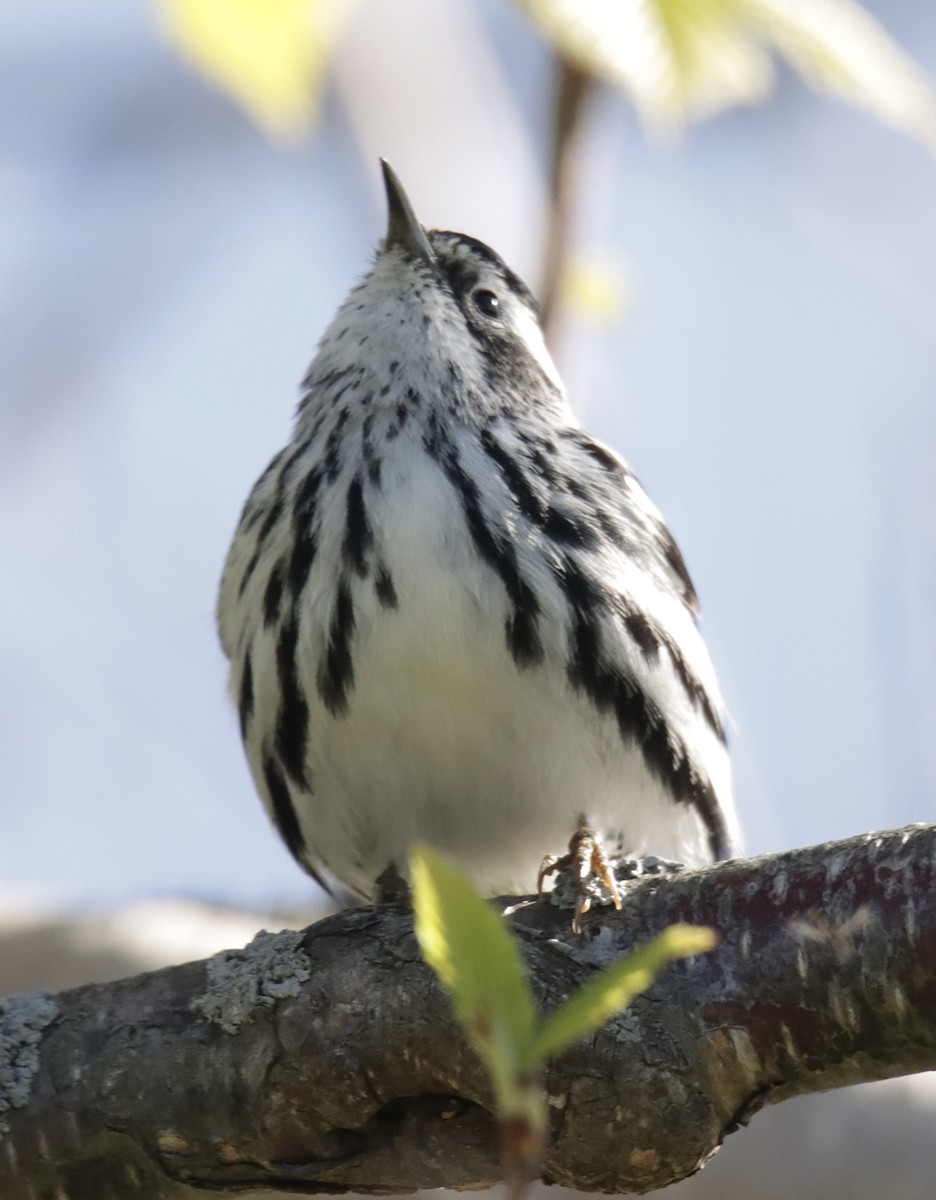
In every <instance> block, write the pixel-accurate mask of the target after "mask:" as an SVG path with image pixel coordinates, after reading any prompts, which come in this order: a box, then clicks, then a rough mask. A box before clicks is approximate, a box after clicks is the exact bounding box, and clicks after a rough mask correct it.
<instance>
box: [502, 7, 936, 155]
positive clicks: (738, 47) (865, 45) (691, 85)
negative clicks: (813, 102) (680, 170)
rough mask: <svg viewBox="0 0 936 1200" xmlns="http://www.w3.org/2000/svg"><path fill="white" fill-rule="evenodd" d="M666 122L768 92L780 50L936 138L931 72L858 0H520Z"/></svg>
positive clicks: (824, 80)
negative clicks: (928, 76) (774, 56)
mask: <svg viewBox="0 0 936 1200" xmlns="http://www.w3.org/2000/svg"><path fill="white" fill-rule="evenodd" d="M516 3H517V4H518V5H519V6H520V7H521V8H522V9H524V10H525V11H526V12H527V13H528V15H529V16H530V17H531V19H532V20H533V21H534V23H535V24H537V25H539V27H540V28H541V29H542V30H543V32H544V33H545V34H546V35H547V37H549V38H550V39H551V40H552V41H554V42H555V43H556V45H557V46H558V47H559V49H560V50H561V52H562V53H563V54H564V55H565V56H566V57H567V58H569V59H571V60H572V61H573V62H577V63H579V64H580V65H581V66H582V67H584V69H585V70H587V71H589V72H590V73H591V74H592V75H595V76H597V77H598V78H603V79H606V80H608V81H609V82H610V83H612V84H614V85H616V86H617V87H620V88H622V89H623V90H624V91H625V92H627V94H628V95H629V96H630V98H631V100H632V101H633V103H634V104H635V105H636V107H637V109H638V110H639V112H640V113H641V115H642V117H643V118H644V120H645V122H646V124H647V125H648V126H650V127H652V128H655V129H664V130H667V129H678V128H680V127H682V126H684V125H685V124H687V123H688V122H690V121H693V120H699V119H701V118H703V117H706V116H710V115H712V114H713V113H716V112H719V111H721V110H723V109H725V108H728V107H730V106H732V105H736V104H750V103H752V102H754V101H757V100H761V99H763V98H764V97H765V96H767V95H768V94H769V92H770V90H771V88H772V87H773V84H774V78H775V72H774V67H773V63H772V61H771V56H770V55H771V51H773V52H776V53H779V54H780V55H781V56H782V57H784V58H785V59H786V60H787V61H788V62H789V63H790V65H791V66H792V67H793V68H794V69H795V70H797V71H799V72H800V74H801V75H802V76H803V78H804V79H805V80H806V81H807V82H808V83H810V84H812V85H814V86H817V87H820V88H822V89H824V90H827V91H831V92H834V93H835V94H836V95H838V96H840V97H841V98H842V99H844V100H848V101H850V102H851V103H853V104H857V105H860V106H861V107H863V108H865V109H867V110H868V111H869V112H871V113H873V114H874V115H875V116H877V117H878V118H879V119H880V120H883V121H887V122H888V123H889V124H891V125H894V126H896V127H897V128H899V129H902V130H903V131H904V132H906V133H909V134H912V135H913V136H915V137H918V138H920V139H921V140H923V141H924V142H926V143H928V144H929V145H930V146H931V147H936V95H934V92H933V89H932V86H931V84H930V83H929V81H928V80H927V79H926V77H925V76H924V75H923V73H922V72H921V71H920V69H919V68H918V67H917V66H916V65H915V64H914V63H913V61H912V60H911V59H910V57H909V56H908V55H907V54H905V53H904V52H903V51H902V50H901V49H900V48H899V47H898V46H897V45H896V43H895V42H894V41H893V40H892V39H891V38H889V37H888V36H887V34H886V33H885V31H884V30H883V29H882V27H881V26H880V25H878V23H877V22H876V21H875V20H874V18H873V17H871V16H870V15H869V14H868V13H867V12H866V11H865V10H864V9H863V8H862V7H861V5H860V4H858V3H856V2H855V0H629V2H628V3H626V4H625V3H620V2H609V0H516Z"/></svg>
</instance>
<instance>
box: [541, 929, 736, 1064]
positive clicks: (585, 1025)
mask: <svg viewBox="0 0 936 1200" xmlns="http://www.w3.org/2000/svg"><path fill="white" fill-rule="evenodd" d="M717 944H718V934H717V933H716V932H715V930H714V929H708V928H705V927H703V926H697V925H671V926H670V927H669V929H665V930H664V931H663V932H662V933H661V934H660V935H659V937H656V938H654V939H653V941H652V942H648V943H647V945H646V946H641V947H640V948H639V949H637V950H634V951H632V952H631V953H630V954H628V955H627V956H626V957H625V958H622V959H621V960H620V962H617V963H615V964H614V965H613V966H611V967H608V968H607V969H606V970H604V971H602V972H601V974H600V975H597V976H596V977H595V978H594V979H593V980H592V981H591V982H590V983H587V984H586V985H585V986H584V987H583V988H580V989H579V990H578V991H577V992H575V993H574V994H573V995H572V996H571V997H570V998H569V999H568V1000H567V1001H566V1002H565V1004H563V1005H561V1007H560V1008H558V1009H557V1010H556V1011H555V1012H554V1013H553V1014H552V1016H551V1017H549V1018H548V1019H547V1020H546V1021H545V1022H543V1024H542V1025H541V1026H540V1028H539V1030H538V1032H537V1035H536V1038H535V1041H534V1044H533V1055H534V1058H535V1060H536V1061H539V1062H543V1061H544V1060H545V1059H546V1058H548V1057H549V1056H550V1055H551V1054H556V1053H558V1051H560V1050H562V1049H563V1048H564V1047H566V1046H568V1045H569V1044H570V1043H571V1042H575V1041H578V1040H579V1039H580V1038H583V1037H585V1036H586V1035H587V1034H589V1033H592V1032H593V1031H594V1030H595V1029H598V1028H600V1027H601V1026H602V1025H604V1023H605V1022H606V1021H608V1020H609V1019H610V1018H611V1017H613V1016H614V1015H615V1013H617V1012H619V1011H620V1010H621V1009H622V1008H625V1007H626V1006H627V1005H628V1004H630V1002H631V1001H632V1000H633V999H634V997H635V996H637V995H639V994H640V993H641V992H644V991H646V990H647V988H648V987H649V986H650V985H651V983H653V981H654V979H656V977H657V975H658V974H659V973H660V971H661V970H662V969H663V968H664V967H665V966H666V965H667V964H668V963H670V962H672V961H673V959H676V958H685V957H686V956H687V955H690V954H699V953H701V952H702V951H704V950H711V949H713V948H714V947H715V946H716V945H717Z"/></svg>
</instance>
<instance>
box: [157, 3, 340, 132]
mask: <svg viewBox="0 0 936 1200" xmlns="http://www.w3.org/2000/svg"><path fill="white" fill-rule="evenodd" d="M158 4H159V7H160V9H161V15H162V21H163V26H164V28H165V31H166V34H167V36H168V38H169V40H170V41H172V42H174V43H175V45H176V46H177V47H178V49H179V50H180V51H181V53H182V54H183V55H184V56H185V57H186V58H187V59H188V60H189V61H190V62H191V63H192V64H193V65H194V66H195V67H197V68H198V70H199V71H200V72H201V73H202V74H203V75H205V76H206V77H207V78H208V79H210V80H211V81H212V82H213V83H214V84H216V85H217V86H218V87H220V88H222V89H223V90H224V91H226V92H227V93H228V94H229V95H231V96H232V97H233V98H234V99H235V100H237V101H238V103H239V104H241V105H242V107H244V108H245V109H247V111H248V112H249V113H250V115H251V116H252V117H253V119H254V120H255V121H256V122H257V124H259V125H260V126H261V127H262V128H264V129H265V130H266V131H267V132H268V133H272V134H274V135H277V136H283V135H293V134H296V133H299V132H301V131H302V130H303V129H304V128H305V127H306V126H307V125H308V124H309V122H310V120H311V119H312V117H313V116H314V115H315V112H316V109H317V105H318V97H319V95H320V94H321V91H322V88H323V85H324V80H325V68H326V67H327V65H328V62H329V60H330V58H331V54H332V50H333V48H334V44H335V41H336V38H337V35H338V33H339V31H340V29H341V26H342V24H343V20H344V15H345V12H346V11H347V9H348V4H347V3H346V0H158Z"/></svg>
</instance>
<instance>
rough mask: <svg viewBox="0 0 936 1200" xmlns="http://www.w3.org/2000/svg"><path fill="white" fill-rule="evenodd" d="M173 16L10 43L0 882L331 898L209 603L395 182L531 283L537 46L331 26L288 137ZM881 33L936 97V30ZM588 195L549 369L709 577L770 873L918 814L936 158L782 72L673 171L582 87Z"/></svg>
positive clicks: (260, 900) (457, 2)
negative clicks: (391, 173) (184, 45)
mask: <svg viewBox="0 0 936 1200" xmlns="http://www.w3.org/2000/svg"><path fill="white" fill-rule="evenodd" d="M177 7H178V5H172V4H166V5H163V6H161V7H160V6H157V5H155V4H150V3H145V2H143V0H140V2H138V3H126V0H87V2H86V3H84V4H82V5H80V6H76V5H73V4H71V3H69V2H66V0H44V2H43V3H42V4H36V5H25V6H13V5H8V6H4V8H3V11H2V13H0V23H2V37H0V879H2V886H3V888H4V894H7V893H9V894H10V895H12V894H14V893H16V894H18V895H19V896H20V897H22V896H24V895H25V894H26V893H27V892H28V893H30V894H31V895H32V896H33V897H34V898H36V899H45V900H48V901H50V902H53V901H54V902H56V903H59V904H63V903H64V904H70V905H75V904H84V905H87V904H89V903H95V902H101V901H104V902H113V901H117V900H121V901H123V900H126V899H129V898H133V897H139V896H140V895H154V894H170V895H185V896H190V897H199V898H203V899H216V900H222V901H225V902H229V903H232V904H238V905H253V906H256V905H269V904H295V903H302V902H304V900H306V899H307V898H309V897H310V895H311V894H312V889H313V884H312V883H311V882H310V881H309V880H308V879H306V878H305V877H304V876H303V875H302V874H301V873H300V872H299V871H298V870H297V869H296V867H295V865H294V863H293V862H292V860H291V859H290V858H289V857H288V855H287V853H286V851H285V850H284V848H283V847H282V846H281V844H280V842H279V840H278V838H277V837H276V836H275V834H274V833H273V831H272V830H271V829H270V827H269V826H268V823H267V820H266V817H265V816H264V814H263V812H262V811H261V808H260V806H259V804H258V802H257V800H256V797H255V795H254V792H253V788H252V785H251V782H250V779H249V777H248V773H247V768H246V764H245V761H244V757H243V754H242V750H241V746H240V740H239V736H238V733H237V727H236V721H235V717H234V713H233V709H232V707H231V705H230V704H229V702H228V699H227V696H226V694H225V664H224V662H223V660H222V656H221V652H220V650H219V648H218V644H217V638H216V634H215V628H214V616H213V609H214V603H215V594H216V588H217V583H218V577H219V573H220V570H221V564H222V561H223V557H224V554H225V551H226V548H227V545H228V542H229V539H230V536H231V534H232V531H233V528H234V524H235V521H236V519H237V516H238V513H239V511H240V507H241V505H242V503H243V501H244V499H245V497H246V495H247V491H248V489H249V487H250V486H251V484H252V483H253V481H254V479H255V478H256V477H257V475H258V474H259V473H260V471H261V469H262V468H263V467H264V466H265V465H266V463H267V461H268V459H269V458H270V456H271V455H272V454H273V453H274V452H275V451H276V450H277V449H278V448H279V447H280V446H281V445H282V444H283V442H284V440H285V438H286V436H287V433H288V430H289V428H290V422H291V418H292V413H293V409H294V405H295V401H296V398H297V386H298V381H299V379H300V378H301V376H302V374H303V372H304V370H305V368H306V366H307V364H308V362H309V360H310V359H311V357H312V354H313V352H314V350H315V346H316V342H317V339H318V337H319V335H320V333H321V331H322V329H323V327H324V325H325V324H326V322H327V321H328V320H329V318H330V316H331V315H332V313H333V312H334V310H335V308H336V307H337V305H338V303H339V302H340V301H341V299H342V298H343V296H344V294H345V292H346V290H347V289H348V287H349V286H350V285H351V284H352V283H353V282H354V281H355V279H356V278H357V277H359V276H360V275H361V274H362V273H363V271H364V270H365V269H366V268H367V266H368V263H369V259H370V255H371V253H372V250H373V248H374V246H375V245H376V243H377V241H378V240H379V238H380V237H381V234H382V231H383V228H384V220H385V217H384V211H383V198H382V194H381V186H380V183H379V172H378V165H377V157H378V155H379V154H382V155H384V156H385V157H387V158H388V159H389V160H390V161H391V162H392V163H393V165H394V166H395V167H396V169H397V171H398V173H399V174H400V175H401V177H402V178H403V180H404V182H405V183H406V186H407V188H408V190H409V192H410V195H411V196H412V198H413V201H414V203H415V205H416V208H417V211H418V212H419V214H420V216H421V218H422V220H423V221H424V222H425V223H426V224H427V225H434V226H441V227H443V228H455V229H460V230H465V231H468V232H470V233H472V234H474V235H476V236H479V237H481V238H483V239H484V240H486V241H488V242H490V243H491V244H492V245H493V246H494V247H495V248H497V249H498V250H499V251H500V252H501V253H502V254H503V255H504V256H505V257H506V258H507V260H508V261H509V262H510V263H511V264H512V265H514V266H515V267H516V268H517V269H518V270H519V271H520V272H521V273H522V274H524V275H525V276H526V277H527V278H528V279H529V280H530V281H531V283H533V284H534V285H536V286H539V285H540V282H541V269H540V268H541V250H542V237H543V234H544V230H545V227H546V210H547V198H548V197H547V187H548V184H547V181H548V171H549V161H550V156H551V154H552V152H553V145H554V133H553V106H554V96H555V62H554V47H553V45H552V44H551V42H550V41H549V40H548V39H547V38H546V37H545V36H543V33H542V32H541V30H539V29H537V28H535V27H534V26H533V25H531V23H530V22H529V20H528V19H527V18H526V16H525V14H524V13H523V12H521V11H520V10H519V8H518V7H517V6H516V5H514V4H511V3H510V0H447V3H446V4H444V5H440V4H435V3H432V0H395V3H394V4H392V5H384V4H376V3H373V2H372V0H364V2H363V3H360V4H359V5H357V6H353V5H346V6H342V5H337V6H332V7H333V8H334V11H335V12H337V13H339V14H340V17H341V19H340V21H336V22H335V29H334V35H333V36H334V43H333V50H330V51H329V57H328V65H327V70H326V73H325V74H324V77H323V80H322V88H323V90H322V93H321V102H320V109H319V112H318V116H317V119H316V120H315V121H314V122H313V124H312V125H311V126H310V128H309V129H308V131H307V132H305V133H303V132H302V131H301V130H297V131H296V130H292V131H291V130H289V129H287V130H286V132H287V134H291V136H286V137H282V136H281V137H280V138H279V139H277V138H271V137H270V136H268V132H269V129H267V130H265V129H264V128H261V127H260V126H258V124H257V123H256V122H255V121H254V120H252V119H251V116H250V115H249V114H248V113H247V112H245V110H244V109H243V108H242V107H240V106H238V104H236V103H235V102H234V101H233V100H232V99H231V98H229V96H228V95H227V94H225V93H224V92H223V91H222V90H220V89H218V88H216V87H214V86H212V84H211V83H210V82H207V81H206V80H205V78H204V76H203V75H202V74H200V73H199V71H198V70H196V69H195V68H194V67H193V66H192V65H191V64H190V62H189V61H188V60H186V59H185V58H184V57H183V55H182V54H180V53H179V52H178V48H177V42H178V38H176V39H175V40H173V39H172V38H171V37H169V36H166V34H165V31H166V26H167V13H168V14H169V15H170V16H171V11H172V9H173V8H177ZM306 7H308V6H306ZM534 7H535V6H534ZM547 7H548V6H547ZM560 7H561V6H560ZM586 7H587V6H586ZM867 7H868V9H869V10H870V11H871V12H873V13H874V14H875V15H876V16H877V18H879V20H880V21H881V22H882V23H883V25H884V26H886V28H887V30H888V32H889V33H890V34H891V35H892V36H893V38H894V39H896V41H898V42H899V43H900V44H901V45H902V47H904V48H905V50H906V51H907V52H908V53H909V54H911V55H912V57H913V59H914V60H915V61H916V62H917V63H918V64H920V65H921V66H922V67H923V68H925V69H927V70H928V71H929V73H930V74H931V75H936V9H934V7H933V5H932V3H931V2H930V0H872V3H870V4H869V5H868V6H867ZM329 45H331V43H329ZM275 120H276V119H275V118H271V119H270V121H268V122H267V124H268V126H269V124H270V123H271V121H272V123H274V124H275ZM280 124H281V126H282V125H288V121H286V120H284V121H281V123H280ZM572 168H573V171H572V174H571V178H570V181H569V182H570V191H571V203H570V204H569V205H568V209H569V212H568V220H567V224H568V226H569V228H570V242H571V245H570V251H569V259H570V264H571V267H570V271H571V274H572V275H573V276H574V277H576V278H577V280H578V282H577V283H576V281H575V279H573V286H572V288H571V289H569V295H568V298H567V302H566V304H565V307H564V309H563V312H562V316H561V320H560V322H559V324H558V326H557V328H556V330H555V335H554V339H553V340H554V343H555V345H556V349H557V355H558V358H559V360H560V365H561V369H562V371H563V373H564V375H565V377H566V380H567V383H568V385H569V389H570V392H571V395H572V399H573V403H574V405H575V407H576V409H577V411H578V412H579V413H580V414H581V417H582V419H583V421H584V422H585V423H586V424H587V425H588V427H589V428H590V429H591V430H592V431H593V432H594V433H596V434H597V435H598V436H599V437H601V438H602V439H603V440H605V441H607V442H608V443H609V444H610V445H612V446H614V447H615V448H616V449H618V450H619V451H620V452H621V453H623V454H624V456H625V457H626V458H627V459H628V460H629V461H630V462H631V464H632V466H633V467H634V468H635V470H636V471H637V473H638V474H639V475H640V477H641V479H642V481H643V482H644V484H645V486H646V487H647V489H648V490H649V492H650V494H651V495H652V496H653V498H654V499H655V500H656V502H657V504H658V505H659V506H660V508H661V509H662V510H663V512H664V514H665V515H666V517H667V519H668V521H669V523H670V525H671V527H672V528H673V530H674V532H675V534H676V536H677V538H678V540H679V542H680V544H681V546H682V548H683V551H684V553H685V556H686V559H687V561H688V563H689V567H690V570H691V571H692V573H693V576H694V578H695V582H696V586H697V588H698V590H699V592H700V595H701V597H702V604H703V628H704V632H705V636H706V638H707V640H708V643H709V645H710V647H711V651H712V655H713V657H714V660H715V663H716V666H717V668H718V671H719V674H720V677H721V681H722V685H723V690H724V692H725V695H726V698H727V701H728V704H729V707H730V710H731V714H732V723H733V730H734V732H733V739H732V741H733V751H734V763H735V778H736V792H737V799H738V806H739V809H740V814H741V820H742V823H743V827H744V830H745V834H746V843H747V849H748V850H749V851H750V852H752V853H759V852H762V851H770V850H780V849H784V848H787V847H792V846H798V845H806V844H809V843H813V842H818V841H822V840H825V839H827V838H838V837H845V836H847V835H849V834H856V833H861V832H863V831H866V830H870V829H877V828H886V827H889V826H897V825H901V824H904V823H906V822H910V821H920V820H931V819H934V818H936V806H934V795H936V787H934V785H936V738H934V728H936V721H934V718H936V694H934V687H933V679H934V676H936V618H934V607H936V471H934V459H936V159H934V156H933V154H932V152H931V148H927V147H926V146H925V145H924V144H923V143H922V142H921V140H920V139H919V138H913V137H911V136H907V135H906V134H904V133H900V132H895V131H894V130H892V129H891V128H888V127H887V126H886V125H884V124H882V123H880V122H879V121H876V120H875V119H874V118H873V117H871V116H869V115H867V114H866V113H865V112H862V111H860V110H859V109H857V108H854V107H846V106H845V105H843V104H841V103H840V102H837V101H834V100H829V99H826V98H823V97H820V96H818V95H817V94H816V93H815V92H813V91H811V90H809V89H808V88H807V87H806V86H805V85H804V84H803V83H802V82H801V81H800V80H799V79H798V78H797V77H796V76H795V75H794V73H793V72H792V71H791V70H789V69H788V68H786V67H784V66H783V65H781V66H780V69H779V78H778V80H777V86H776V90H775V92H774V94H773V95H772V97H771V98H770V99H769V100H767V101H766V102H765V103H763V104H761V105H758V106H744V107H734V108H730V109H728V110H727V111H726V112H724V113H723V114H722V115H720V116H717V117H715V118H714V119H712V120H708V121H705V122H702V123H699V124H694V125H692V126H691V127H689V128H687V129H686V130H685V131H684V132H683V134H682V136H681V137H679V138H677V137H676V136H675V135H673V134H672V133H667V131H666V130H665V129H661V128H660V127H659V125H658V126H657V127H655V129H651V131H650V134H649V136H648V135H647V133H646V132H645V131H644V129H643V128H642V127H641V123H640V121H639V119H638V117H637V116H636V115H635V110H634V106H633V104H632V103H631V102H630V100H629V98H628V96H626V95H625V94H623V93H622V92H621V90H619V89H616V88H614V87H611V86H601V87H596V88H595V89H594V92H593V94H592V96H591V98H590V103H589V104H588V105H587V106H586V108H585V111H584V116H583V118H582V121H581V122H580V129H579V138H578V145H577V149H576V151H575V155H574V160H573V162H572ZM583 280H584V284H583V282H582V281H583Z"/></svg>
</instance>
